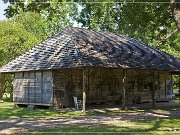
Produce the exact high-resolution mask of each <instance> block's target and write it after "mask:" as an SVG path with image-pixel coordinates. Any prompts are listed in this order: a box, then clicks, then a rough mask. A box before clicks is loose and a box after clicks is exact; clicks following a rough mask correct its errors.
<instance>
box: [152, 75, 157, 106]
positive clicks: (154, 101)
mask: <svg viewBox="0 0 180 135" xmlns="http://www.w3.org/2000/svg"><path fill="white" fill-rule="evenodd" d="M154 77H155V72H153V79H152V101H153V102H152V106H153V107H155V106H156V99H155V78H154Z"/></svg>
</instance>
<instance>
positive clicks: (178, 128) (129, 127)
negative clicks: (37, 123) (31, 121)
mask: <svg viewBox="0 0 180 135" xmlns="http://www.w3.org/2000/svg"><path fill="white" fill-rule="evenodd" d="M32 133H33V134H63V135H64V134H65V135H66V134H98V135H102V134H117V133H118V134H135V135H136V134H137V135H139V134H141V135H142V134H153V135H154V134H180V118H171V119H169V118H161V119H156V120H144V121H128V120H127V121H120V122H115V123H111V124H96V125H88V126H87V125H74V126H70V127H63V128H51V129H45V130H34V131H32V132H30V133H24V134H32Z"/></svg>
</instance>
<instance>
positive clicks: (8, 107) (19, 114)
mask: <svg viewBox="0 0 180 135" xmlns="http://www.w3.org/2000/svg"><path fill="white" fill-rule="evenodd" d="M156 109H161V110H164V111H167V110H175V109H180V107H163V108H155V109H148V110H127V111H124V110H118V111H110V110H109V111H107V110H103V111H100V112H98V111H89V112H87V113H82V112H80V111H69V110H49V109H35V110H28V109H26V108H15V109H13V103H10V102H5V103H0V118H40V117H41V118H42V117H45V118H47V117H64V118H66V117H74V116H82V115H96V116H100V115H103V116H111V115H112V114H116V113H126V112H129V113H130V112H132V113H134V112H142V113H143V112H152V110H156ZM85 132H86V134H94V133H96V134H99V135H101V134H105V133H109V134H115V133H122V134H141V135H142V134H144V133H146V134H180V117H173V118H157V119H152V120H128V119H127V120H122V121H118V122H114V123H111V124H108V125H105V124H96V125H82V124H81V125H78V124H76V125H74V126H70V127H63V128H51V129H45V130H38V129H37V130H33V131H31V133H23V134H32V133H33V134H44V133H46V134H79V133H81V134H85ZM20 134H22V133H20Z"/></svg>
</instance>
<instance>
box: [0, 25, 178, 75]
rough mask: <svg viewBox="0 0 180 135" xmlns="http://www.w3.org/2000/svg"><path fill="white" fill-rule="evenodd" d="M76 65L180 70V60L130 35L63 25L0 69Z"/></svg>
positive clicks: (36, 68)
mask: <svg viewBox="0 0 180 135" xmlns="http://www.w3.org/2000/svg"><path fill="white" fill-rule="evenodd" d="M76 67H120V68H136V69H137V68H138V69H150V70H168V71H178V72H179V71H180V60H179V59H176V58H175V57H173V56H171V55H169V54H167V53H165V52H162V51H160V50H158V49H155V48H153V47H151V46H149V45H147V44H145V43H142V42H140V41H137V40H135V39H133V38H130V37H129V36H122V35H117V34H112V33H103V32H96V31H91V30H87V29H83V28H66V29H64V30H63V31H61V32H59V33H57V34H55V35H54V36H52V37H51V38H48V39H47V40H45V41H44V42H42V43H40V44H39V45H37V46H35V47H34V48H32V49H31V50H30V51H28V52H26V53H24V54H22V55H21V56H19V57H17V58H16V59H14V60H12V61H11V62H9V63H8V64H6V65H4V66H3V67H1V68H0V72H19V71H32V70H53V69H63V68H76Z"/></svg>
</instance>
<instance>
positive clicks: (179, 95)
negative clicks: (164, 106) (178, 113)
mask: <svg viewBox="0 0 180 135" xmlns="http://www.w3.org/2000/svg"><path fill="white" fill-rule="evenodd" d="M179 97H180V74H179ZM179 103H180V98H179Z"/></svg>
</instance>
